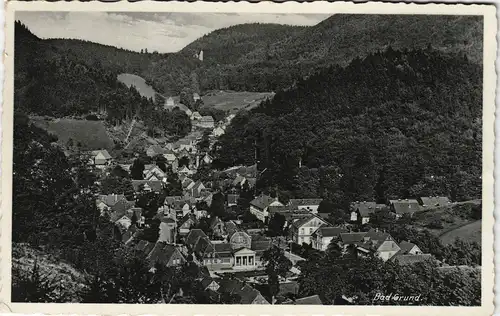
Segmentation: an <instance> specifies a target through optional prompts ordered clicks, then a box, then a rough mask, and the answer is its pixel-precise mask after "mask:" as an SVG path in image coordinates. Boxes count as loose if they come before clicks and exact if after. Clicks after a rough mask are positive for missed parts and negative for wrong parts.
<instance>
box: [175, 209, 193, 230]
mask: <svg viewBox="0 0 500 316" xmlns="http://www.w3.org/2000/svg"><path fill="white" fill-rule="evenodd" d="M188 221H192V222H193V223H194V222H196V216H195V215H194V214H191V213H188V214H186V215H184V217H183V218H182V219H181V220H180V221H179V227H182V225H184V224H185V223H187V222H188ZM190 232H191V231H190Z"/></svg>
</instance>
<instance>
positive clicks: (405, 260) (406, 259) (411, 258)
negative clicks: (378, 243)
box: [392, 254, 434, 265]
mask: <svg viewBox="0 0 500 316" xmlns="http://www.w3.org/2000/svg"><path fill="white" fill-rule="evenodd" d="M392 259H393V260H394V261H395V262H398V263H399V264H401V265H407V264H415V263H417V262H423V261H426V260H433V259H434V257H433V256H432V255H431V254H420V255H396V256H394V257H392Z"/></svg>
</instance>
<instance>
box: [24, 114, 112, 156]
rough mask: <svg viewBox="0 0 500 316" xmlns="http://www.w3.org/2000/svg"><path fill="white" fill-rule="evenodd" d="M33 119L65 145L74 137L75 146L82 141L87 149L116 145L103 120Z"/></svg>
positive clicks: (107, 147)
mask: <svg viewBox="0 0 500 316" xmlns="http://www.w3.org/2000/svg"><path fill="white" fill-rule="evenodd" d="M32 120H33V122H34V124H35V125H36V126H38V127H40V128H43V129H45V130H47V131H48V132H49V133H51V134H54V135H55V136H57V138H58V142H59V143H60V144H61V145H63V146H66V145H68V141H69V140H70V139H72V140H73V143H74V145H75V146H76V145H77V144H78V143H80V144H81V146H82V149H85V150H95V149H108V150H111V149H113V147H114V143H113V141H112V140H111V138H110V137H109V135H108V133H107V131H106V127H105V126H104V123H103V122H102V121H87V120H76V119H55V120H50V119H43V118H32Z"/></svg>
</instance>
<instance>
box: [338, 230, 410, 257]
mask: <svg viewBox="0 0 500 316" xmlns="http://www.w3.org/2000/svg"><path fill="white" fill-rule="evenodd" d="M340 245H341V246H342V247H343V249H344V251H346V250H347V247H348V246H354V247H355V249H356V250H357V252H358V253H360V254H362V255H363V254H369V253H374V254H375V255H377V256H378V257H379V258H381V259H382V260H384V261H387V260H389V259H391V258H392V257H393V256H395V255H396V254H397V253H398V252H399V251H400V250H401V248H400V247H399V246H398V244H397V243H396V241H395V240H394V239H393V238H392V236H391V235H389V234H388V233H385V232H379V231H378V229H371V230H370V231H368V232H359V233H341V234H340Z"/></svg>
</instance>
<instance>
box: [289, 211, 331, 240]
mask: <svg viewBox="0 0 500 316" xmlns="http://www.w3.org/2000/svg"><path fill="white" fill-rule="evenodd" d="M327 225H328V222H326V221H325V220H324V219H322V218H321V217H319V216H316V215H312V214H311V215H310V216H309V217H306V218H302V219H297V220H295V221H294V222H293V223H292V227H291V233H292V240H293V241H294V242H295V243H297V244H299V245H302V244H303V243H306V244H311V243H312V237H311V236H312V234H313V233H314V232H315V231H316V230H317V229H318V228H320V227H321V226H327Z"/></svg>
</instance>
